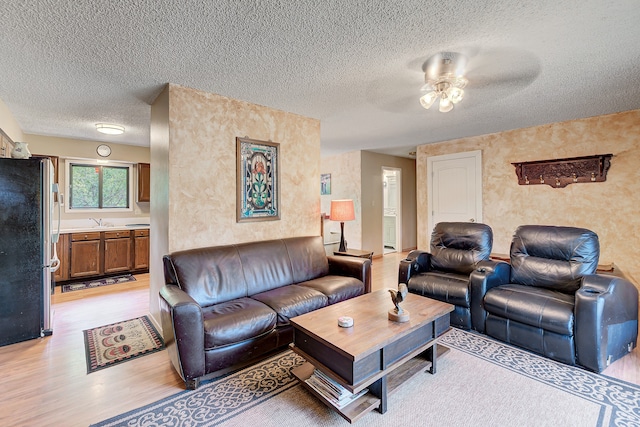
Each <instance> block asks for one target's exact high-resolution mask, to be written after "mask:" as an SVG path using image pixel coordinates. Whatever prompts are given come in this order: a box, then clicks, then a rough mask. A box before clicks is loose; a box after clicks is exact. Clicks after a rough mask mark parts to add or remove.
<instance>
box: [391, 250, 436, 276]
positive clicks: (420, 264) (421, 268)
mask: <svg viewBox="0 0 640 427" xmlns="http://www.w3.org/2000/svg"><path fill="white" fill-rule="evenodd" d="M430 260H431V254H430V253H429V252H424V251H420V250H414V251H411V252H409V254H408V255H407V257H406V258H405V259H403V260H400V268H399V270H398V283H408V282H409V279H410V278H411V276H413V275H414V274H418V273H424V272H426V271H429V266H430V265H431V262H430Z"/></svg>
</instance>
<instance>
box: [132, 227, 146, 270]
mask: <svg viewBox="0 0 640 427" xmlns="http://www.w3.org/2000/svg"><path fill="white" fill-rule="evenodd" d="M133 254H134V260H133V269H134V270H148V269H149V230H136V231H135V240H134V250H133Z"/></svg>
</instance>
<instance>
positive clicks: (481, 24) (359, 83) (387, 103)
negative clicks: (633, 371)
mask: <svg viewBox="0 0 640 427" xmlns="http://www.w3.org/2000/svg"><path fill="white" fill-rule="evenodd" d="M1 4H2V11H1V13H0V36H1V42H0V99H1V100H2V101H4V102H5V104H6V105H7V106H8V108H9V110H10V111H11V112H12V114H13V115H14V117H15V118H16V120H17V121H18V123H19V125H20V126H21V128H22V130H23V131H24V132H26V133H33V134H42V135H51V136H62V137H70V138H79V139H87V140H95V141H113V142H119V143H125V144H132V145H148V144H149V115H150V104H151V103H152V102H153V100H154V99H155V97H156V96H157V94H158V93H159V91H160V90H161V89H162V87H163V86H164V84H166V83H168V82H170V83H176V84H179V85H183V86H188V87H192V88H195V89H199V90H203V91H206V92H213V93H218V94H221V95H225V96H229V97H232V98H236V99H241V100H245V101H249V102H253V103H257V104H262V105H266V106H269V107H273V108H277V109H281V110H285V111H290V112H293V113H297V114H301V115H304V116H309V117H314V118H317V119H320V121H321V138H322V140H321V141H322V153H323V155H329V154H335V153H339V152H344V151H350V150H355V149H369V150H374V151H379V152H386V153H390V154H398V155H407V153H408V152H409V151H411V150H412V149H413V147H415V146H416V145H421V144H425V143H430V142H437V141H445V140H450V139H455V138H460V137H466V136H472V135H481V134H487V133H492V132H499V131H503V130H508V129H515V128H522V127H528V126H535V125H539V124H544V123H552V122H558V121H564V120H570V119H575V118H583V117H590V116H595V115H600V114H608V113H615V112H619V111H626V110H632V109H637V108H640V72H639V69H640V24H639V23H640V3H639V2H638V0H619V1H605V0H578V1H576V0H564V1H558V0H538V1H536V2H518V1H507V0H493V1H477V0H468V1H467V0H464V1H452V0H432V1H425V0H415V1H414V0H394V1H388V0H387V1H374V0H358V1H338V0H323V1H304V2H293V1H292V2H287V1H272V0H262V1H260V0H255V1H243V0H233V1H230V0H218V1H205V0H175V1H152V0H147V1H142V0H140V1H124V0H122V1H115V0H114V1H95V0H58V1H55V0H39V1H26V2H18V1H12V0H2V2H1ZM440 51H453V52H463V53H465V54H467V55H468V56H469V57H470V61H469V67H468V68H469V71H468V74H467V77H468V79H469V84H468V86H467V88H466V94H465V99H464V100H463V101H462V102H461V103H460V104H458V105H457V106H456V107H455V108H454V110H453V111H451V112H449V113H446V114H444V113H440V112H438V111H437V108H435V107H432V108H431V110H429V111H427V110H424V109H423V108H422V107H420V105H419V103H418V97H419V96H420V87H421V86H422V83H423V78H424V75H423V73H422V64H423V63H424V61H425V60H426V59H427V58H428V57H429V56H431V55H432V54H434V53H437V52H440ZM98 122H113V123H119V124H122V125H124V126H125V127H126V129H127V132H126V133H125V134H124V135H122V136H118V137H103V136H101V135H100V134H98V133H97V132H96V131H95V123H98Z"/></svg>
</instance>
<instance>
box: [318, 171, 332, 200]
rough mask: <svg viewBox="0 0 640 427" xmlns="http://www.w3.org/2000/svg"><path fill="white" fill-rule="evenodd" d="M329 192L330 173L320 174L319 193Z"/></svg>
mask: <svg viewBox="0 0 640 427" xmlns="http://www.w3.org/2000/svg"><path fill="white" fill-rule="evenodd" d="M326 194H331V174H330V173H323V174H320V195H321V196H324V195H326Z"/></svg>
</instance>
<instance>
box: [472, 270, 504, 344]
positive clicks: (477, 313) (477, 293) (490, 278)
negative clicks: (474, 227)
mask: <svg viewBox="0 0 640 427" xmlns="http://www.w3.org/2000/svg"><path fill="white" fill-rule="evenodd" d="M510 275H511V266H510V265H509V263H506V262H504V261H489V260H487V261H480V262H479V263H478V264H477V266H476V269H475V270H473V271H472V272H471V274H470V275H469V282H470V285H471V324H472V326H473V329H475V330H476V331H478V332H482V333H484V322H485V320H486V318H487V312H486V311H485V309H484V295H485V294H486V293H487V291H488V290H489V289H491V288H494V287H496V286H500V285H506V284H507V283H509V278H510Z"/></svg>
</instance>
